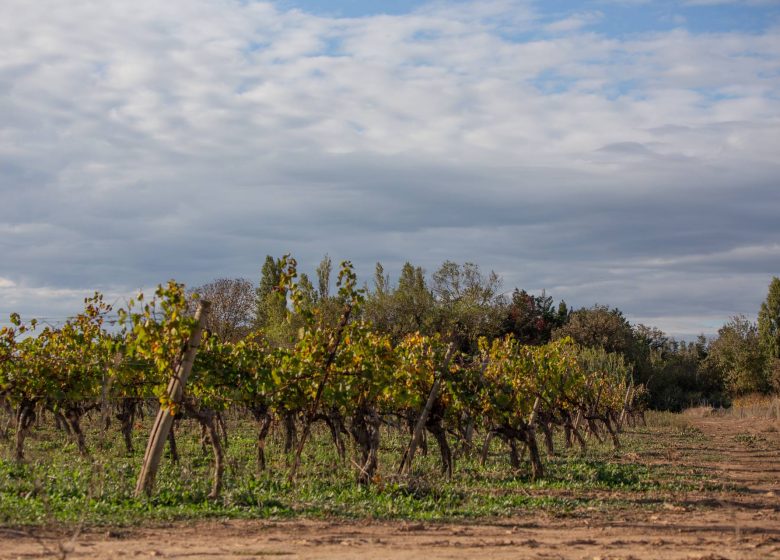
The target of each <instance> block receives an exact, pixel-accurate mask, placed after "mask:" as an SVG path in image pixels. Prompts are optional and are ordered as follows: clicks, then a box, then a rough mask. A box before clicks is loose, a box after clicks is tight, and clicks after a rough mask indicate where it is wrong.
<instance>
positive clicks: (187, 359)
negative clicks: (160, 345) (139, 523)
mask: <svg viewBox="0 0 780 560" xmlns="http://www.w3.org/2000/svg"><path fill="white" fill-rule="evenodd" d="M210 305H211V304H210V303H209V302H208V301H200V302H199V304H198V310H197V311H196V312H195V321H196V322H197V323H196V325H195V329H194V330H193V331H192V335H191V336H190V339H189V340H188V341H187V344H186V345H185V347H184V353H183V354H182V359H181V362H180V363H179V365H178V367H177V368H176V371H175V372H174V374H173V376H172V377H171V379H170V381H169V382H168V388H167V390H166V395H167V397H168V399H169V401H170V402H172V403H179V402H181V399H182V396H183V394H184V386H185V384H186V383H187V378H188V377H189V376H190V372H191V371H192V365H193V364H194V363H195V354H197V352H198V346H199V345H200V338H201V333H202V332H203V328H204V327H205V325H206V317H207V316H208V310H209V306H210ZM171 424H173V415H172V414H171V413H170V409H169V408H168V407H167V406H161V407H160V410H159V411H157V418H156V419H155V421H154V426H153V427H152V431H151V433H150V434H149V442H148V443H147V445H146V453H144V462H143V465H142V467H141V473H140V474H139V475H138V483H137V484H136V486H135V496H136V498H138V497H140V496H141V494H143V493H146V494H147V495H148V494H151V493H152V489H153V488H154V477H155V475H156V474H157V469H158V468H159V466H160V459H162V454H163V449H164V448H165V442H166V441H167V439H168V434H169V433H170V431H171Z"/></svg>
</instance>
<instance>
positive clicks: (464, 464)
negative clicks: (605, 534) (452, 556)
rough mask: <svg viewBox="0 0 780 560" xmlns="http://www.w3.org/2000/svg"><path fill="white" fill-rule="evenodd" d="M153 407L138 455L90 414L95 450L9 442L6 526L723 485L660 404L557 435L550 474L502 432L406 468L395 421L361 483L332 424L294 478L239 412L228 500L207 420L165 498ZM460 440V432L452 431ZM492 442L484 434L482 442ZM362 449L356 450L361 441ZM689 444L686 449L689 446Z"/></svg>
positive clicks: (571, 506) (418, 509)
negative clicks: (537, 471)
mask: <svg viewBox="0 0 780 560" xmlns="http://www.w3.org/2000/svg"><path fill="white" fill-rule="evenodd" d="M150 422H151V419H150V418H147V419H146V420H145V422H144V423H143V425H142V426H140V427H139V429H137V430H136V432H135V435H134V438H135V439H134V444H135V447H136V452H135V453H133V454H132V455H128V454H127V453H126V451H125V449H124V445H123V444H122V442H121V438H120V437H118V435H116V434H115V432H110V433H109V437H103V436H102V434H101V432H100V431H99V430H98V428H97V426H96V425H89V424H88V442H89V444H90V449H91V457H89V458H81V457H79V455H78V453H77V451H76V449H75V447H74V446H73V445H72V444H71V443H69V442H68V440H67V437H66V436H65V435H64V434H63V433H61V432H59V431H57V430H55V429H54V428H48V427H45V428H43V429H39V430H35V431H34V432H33V433H32V435H31V437H30V439H29V441H28V445H27V447H26V449H27V456H28V461H27V462H26V463H24V464H16V463H15V462H13V461H12V460H11V458H10V450H9V446H8V445H4V446H3V452H2V457H0V524H2V525H6V526H39V525H52V524H54V525H73V524H77V523H80V522H84V523H86V524H87V525H91V526H101V525H111V526H123V525H136V524H141V523H150V522H151V523H156V522H169V521H174V520H182V519H204V518H214V517H218V518H267V519H281V518H289V517H296V516H306V517H317V518H323V517H326V518H327V517H338V518H376V519H399V518H403V519H410V520H456V519H467V518H495V517H503V516H511V515H517V514H519V513H522V512H525V511H531V510H532V511H545V512H548V513H551V514H554V515H569V514H572V513H575V512H577V511H585V510H587V511H592V510H593V509H597V510H609V509H614V508H624V507H632V506H633V507H636V506H637V505H640V506H641V507H648V504H650V505H652V504H657V503H659V502H660V501H661V500H662V499H664V496H666V497H670V496H673V495H674V494H675V493H676V492H684V491H691V490H704V489H707V490H711V489H715V488H716V487H717V486H716V485H714V484H713V483H712V482H711V481H710V480H709V479H708V478H707V473H706V472H704V471H703V470H702V469H700V468H697V467H696V466H691V465H689V464H688V463H686V461H685V460H684V459H685V457H684V456H683V457H682V460H681V458H680V457H668V455H667V454H668V451H669V450H670V449H682V450H685V449H686V448H687V449H691V450H695V449H697V446H701V445H702V440H703V437H704V436H703V435H702V434H701V432H699V431H698V430H695V429H691V428H690V427H689V426H688V425H687V423H685V421H684V419H682V418H681V417H679V416H678V415H667V414H660V413H653V414H649V415H648V424H647V426H643V427H634V428H629V429H627V430H626V431H625V432H624V433H623V434H621V441H622V443H623V448H622V449H621V450H620V451H615V450H613V449H612V447H611V444H606V443H605V444H599V443H597V442H596V441H595V440H592V441H590V442H589V447H588V450H587V452H586V453H584V454H582V453H580V452H579V451H575V450H573V449H570V450H566V449H564V445H563V441H562V440H561V438H560V436H556V451H557V452H558V455H557V456H555V457H552V458H549V459H547V460H545V469H546V476H545V478H544V479H542V480H537V481H532V480H531V479H530V472H529V470H528V468H527V467H526V466H523V467H522V468H520V469H519V470H517V471H515V470H512V469H511V468H510V466H509V460H508V449H507V448H506V446H505V445H504V444H503V443H502V442H500V441H498V440H494V441H493V443H492V444H491V447H490V450H489V454H488V458H487V462H486V464H485V465H484V466H482V465H480V463H479V460H478V459H477V457H475V456H473V455H468V454H463V453H461V454H460V456H459V457H458V459H457V462H456V468H455V475H454V476H453V478H452V480H446V479H445V478H444V477H443V476H442V475H441V474H440V465H439V454H438V450H437V449H436V448H435V444H433V443H432V442H429V445H430V446H431V448H430V449H429V452H428V454H427V455H425V456H419V457H417V458H416V459H415V465H414V472H413V474H412V475H411V476H409V477H403V478H400V477H397V476H396V475H395V471H396V468H397V462H398V460H399V458H400V455H401V450H402V449H403V447H404V445H405V444H406V441H407V440H406V438H407V437H408V436H407V435H406V434H403V433H398V432H394V431H392V430H389V429H385V430H384V431H383V434H382V438H383V439H382V444H383V446H382V449H381V452H380V457H379V460H380V465H381V467H380V471H379V476H378V477H377V480H376V482H375V484H373V485H372V486H371V487H368V488H364V487H360V486H357V484H356V483H355V479H356V473H355V469H354V467H353V466H352V465H351V463H350V461H349V460H347V461H346V462H342V461H340V460H339V458H338V456H337V455H336V453H335V448H334V446H333V444H332V442H331V440H330V437H329V434H328V432H327V431H326V430H325V429H323V428H322V427H321V426H317V427H316V428H315V430H314V431H313V437H312V440H311V442H310V444H309V445H307V448H306V450H305V452H304V457H303V464H302V469H301V471H300V476H299V480H298V482H297V483H296V484H295V485H290V484H288V483H287V482H286V475H287V470H288V467H287V462H288V461H289V457H287V456H286V455H285V454H284V452H283V451H282V441H281V435H280V434H278V433H275V434H273V435H272V437H271V438H270V440H269V443H268V447H267V456H268V467H267V469H266V470H265V471H262V472H259V471H258V470H257V468H256V465H255V443H254V442H255V437H256V435H255V431H254V430H255V427H254V424H253V423H252V422H249V421H246V420H243V419H240V418H229V422H228V425H229V434H230V445H229V447H228V449H227V456H226V463H227V468H226V472H225V481H224V489H223V493H222V497H221V498H220V499H219V500H209V499H208V498H207V496H208V493H209V490H210V476H211V469H212V464H211V455H210V453H209V452H207V451H204V450H203V449H202V448H201V446H200V442H199V435H200V431H199V429H198V428H197V426H195V425H194V424H191V423H186V422H185V423H184V424H183V425H182V428H181V429H180V430H179V432H178V434H177V441H178V445H179V449H180V453H181V457H182V460H181V462H180V463H179V464H174V463H172V462H171V461H170V460H169V459H167V458H166V459H164V460H163V463H162V466H161V469H160V472H159V474H158V477H157V485H156V490H155V493H154V495H153V497H151V498H148V499H141V500H136V499H134V498H133V490H134V488H135V482H136V477H137V474H138V472H139V470H140V466H141V460H142V451H143V449H144V445H145V437H146V434H147V433H148V432H147V430H148V426H147V424H149V423H150ZM451 443H452V444H453V445H454V448H455V449H456V450H457V449H458V448H459V446H458V444H457V442H455V441H452V442H451ZM478 443H481V442H478ZM351 452H352V450H351ZM682 453H684V451H683V452H682Z"/></svg>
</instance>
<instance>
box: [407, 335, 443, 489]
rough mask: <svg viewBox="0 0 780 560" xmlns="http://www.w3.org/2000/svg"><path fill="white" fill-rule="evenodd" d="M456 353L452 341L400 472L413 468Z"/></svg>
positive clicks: (415, 427)
mask: <svg viewBox="0 0 780 560" xmlns="http://www.w3.org/2000/svg"><path fill="white" fill-rule="evenodd" d="M454 353H455V345H454V344H452V343H450V346H449V348H447V354H446V355H445V356H444V362H443V363H442V367H441V371H440V372H439V375H437V376H436V378H435V379H434V381H433V387H431V392H430V393H428V400H427V401H426V402H425V407H424V408H423V409H422V412H421V413H420V417H419V418H418V419H417V424H415V426H414V434H413V435H412V441H410V442H409V447H408V448H407V449H406V453H404V456H403V458H402V459H401V465H400V466H399V467H398V473H399V474H402V473H404V472H409V471H411V470H412V459H414V453H415V451H417V446H418V445H420V441H421V440H422V434H423V430H424V429H425V423H426V422H427V421H428V416H429V415H430V413H431V409H432V408H433V403H434V402H436V397H438V396H439V388H440V387H441V379H442V377H444V372H446V371H447V369H449V367H450V360H451V359H452V355H453V354H454Z"/></svg>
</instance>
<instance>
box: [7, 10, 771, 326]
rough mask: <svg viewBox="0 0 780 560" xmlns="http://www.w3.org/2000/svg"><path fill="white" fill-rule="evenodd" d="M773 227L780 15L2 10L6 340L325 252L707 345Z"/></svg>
mask: <svg viewBox="0 0 780 560" xmlns="http://www.w3.org/2000/svg"><path fill="white" fill-rule="evenodd" d="M779 217H780V0H763V1H762V0H752V1H751V0H747V1H739V2H736V1H729V0H660V1H652V2H650V1H642V0H622V1H621V0H611V1H610V0H600V1H596V0H594V1H584V2H574V1H532V0H481V1H478V2H469V1H433V2H418V1H412V0H397V1H389V0H373V1H371V2H366V1H365V0H363V1H357V0H345V1H342V2H336V1H327V0H279V1H277V2H262V1H259V2H256V1H252V0H240V1H239V0H170V1H166V2H159V1H158V0H135V1H134V2H126V1H124V0H101V1H99V2H98V1H95V0H92V1H85V0H71V1H69V2H61V1H59V0H37V1H36V2H29V1H28V0H4V1H3V2H2V3H0V323H2V322H3V321H5V318H6V317H7V316H8V314H9V313H11V312H13V311H16V312H19V313H21V314H22V315H23V316H24V317H33V316H38V317H48V318H51V320H52V321H56V320H58V319H61V318H63V317H65V316H67V315H69V314H72V313H74V312H76V311H78V310H79V309H80V307H81V305H82V301H83V298H84V297H86V296H88V295H90V294H91V293H92V292H93V291H94V290H100V291H102V292H104V293H105V294H106V295H107V298H108V299H109V300H111V301H121V300H122V298H125V297H127V296H128V295H131V294H132V293H133V292H134V291H135V290H137V289H140V288H143V289H150V288H153V287H154V286H155V285H157V284H158V283H163V282H165V281H167V280H168V279H169V278H174V279H176V280H178V281H180V282H184V283H186V284H187V285H189V286H194V285H199V284H203V283H205V282H209V281H211V280H214V279H216V278H222V277H229V278H234V277H246V278H249V279H252V280H254V281H257V279H258V277H259V272H260V267H261V265H262V262H263V260H264V258H265V255H267V254H271V255H275V256H281V255H282V254H285V253H292V254H293V255H294V256H295V257H296V258H297V259H298V261H299V263H300V266H301V269H303V270H309V271H312V270H313V269H314V267H315V266H316V264H317V263H318V262H319V260H320V259H321V258H322V256H323V255H324V254H326V253H327V254H329V255H330V256H331V257H332V258H333V259H334V260H335V261H337V262H338V261H340V260H342V259H350V260H352V261H353V262H354V264H355V266H356V269H357V271H358V273H359V275H360V277H361V278H362V279H364V280H365V281H369V280H370V278H371V275H372V272H373V268H374V264H375V263H376V262H377V261H381V262H382V263H383V265H384V267H385V270H386V271H387V272H389V273H390V275H391V277H392V278H397V276H398V273H399V272H400V268H401V266H402V265H403V263H404V262H406V261H410V262H412V263H413V264H414V265H417V266H422V267H423V268H425V269H426V271H428V273H432V272H433V271H434V270H436V268H438V267H439V266H440V264H441V263H442V262H443V261H444V260H447V259H449V260H453V261H456V262H460V263H462V262H474V263H477V264H478V265H480V267H482V269H483V270H485V271H487V270H491V269H492V270H495V271H496V272H497V273H498V274H499V275H501V277H502V278H503V289H504V290H506V291H507V292H509V291H511V290H512V289H513V288H515V287H519V288H523V289H526V290H528V291H530V292H535V293H538V292H540V291H541V290H546V293H547V294H548V295H551V296H553V298H554V299H555V300H556V301H559V300H561V299H564V300H566V302H567V303H568V304H569V305H570V306H573V307H581V306H586V307H589V306H591V305H594V304H596V303H599V304H605V305H610V306H614V307H618V308H620V309H621V310H622V311H623V312H624V313H625V315H626V316H627V317H628V318H629V319H630V320H631V321H632V322H633V323H644V324H648V325H654V326H657V327H659V328H661V329H663V330H665V331H666V332H667V333H670V334H672V335H675V336H678V337H687V338H692V337H694V336H696V335H697V334H699V333H704V334H707V335H711V334H713V333H715V332H717V329H718V328H719V327H720V326H721V325H722V324H723V323H724V322H725V321H727V320H728V319H729V317H730V316H733V315H735V314H745V315H747V316H749V317H755V315H756V313H757V310H758V307H759V305H760V303H761V301H762V300H763V299H764V298H765V296H766V291H767V286H768V284H769V282H770V280H771V278H772V276H773V275H780V219H779Z"/></svg>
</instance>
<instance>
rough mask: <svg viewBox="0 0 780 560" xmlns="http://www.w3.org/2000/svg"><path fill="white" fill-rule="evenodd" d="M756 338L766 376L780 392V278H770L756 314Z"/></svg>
mask: <svg viewBox="0 0 780 560" xmlns="http://www.w3.org/2000/svg"><path fill="white" fill-rule="evenodd" d="M758 336H759V339H760V343H761V350H762V352H763V353H764V358H765V359H766V366H765V368H766V376H767V379H768V380H769V381H770V382H771V383H772V385H773V386H774V388H775V390H776V391H780V278H778V277H777V276H774V277H772V281H771V282H770V283H769V291H768V293H767V296H766V300H764V302H763V303H762V304H761V310H760V311H759V312H758Z"/></svg>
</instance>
